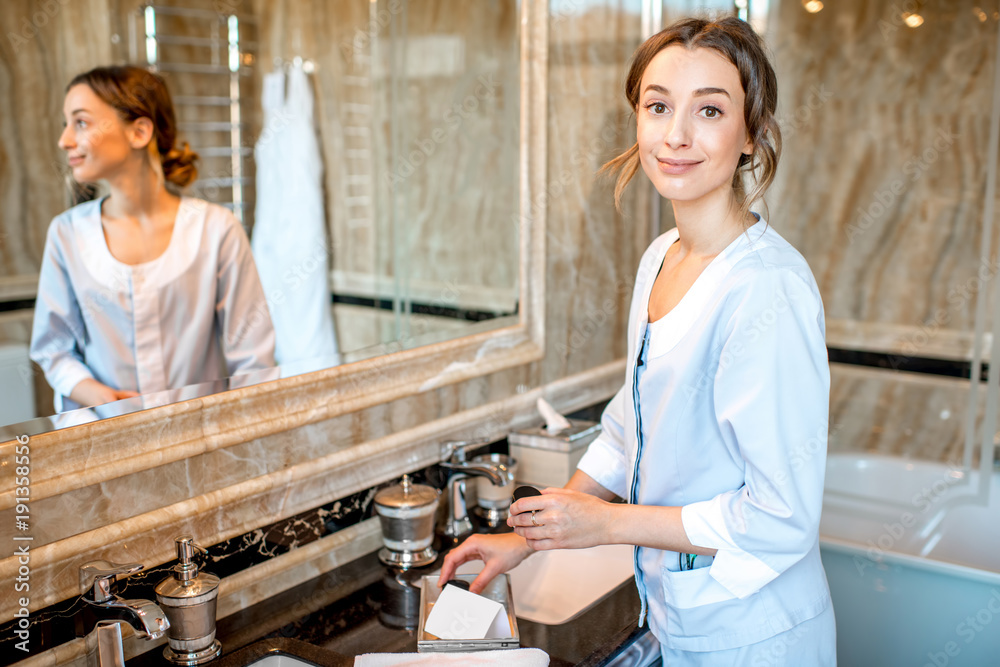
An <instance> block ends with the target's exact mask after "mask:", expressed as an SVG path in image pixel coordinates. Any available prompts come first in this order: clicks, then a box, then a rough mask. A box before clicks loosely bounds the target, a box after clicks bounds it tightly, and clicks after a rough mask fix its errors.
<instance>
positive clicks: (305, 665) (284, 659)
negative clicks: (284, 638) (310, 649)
mask: <svg viewBox="0 0 1000 667" xmlns="http://www.w3.org/2000/svg"><path fill="white" fill-rule="evenodd" d="M248 667H316V664H315V663H312V662H309V661H308V660H302V659H301V658H296V657H294V656H291V655H285V654H279V655H269V656H267V657H265V658H261V659H260V660H257V661H256V662H252V663H250V665H248Z"/></svg>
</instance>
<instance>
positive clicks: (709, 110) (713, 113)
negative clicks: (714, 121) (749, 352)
mask: <svg viewBox="0 0 1000 667" xmlns="http://www.w3.org/2000/svg"><path fill="white" fill-rule="evenodd" d="M702 112H703V113H704V114H705V118H718V117H719V116H721V115H722V110H721V109H719V108H718V107H705V108H704V109H702Z"/></svg>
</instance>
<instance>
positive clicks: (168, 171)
mask: <svg viewBox="0 0 1000 667" xmlns="http://www.w3.org/2000/svg"><path fill="white" fill-rule="evenodd" d="M78 84H84V85H87V86H90V89H91V90H93V91H94V93H95V94H96V95H97V96H98V97H100V98H101V99H102V100H104V102H106V103H107V104H109V105H111V106H112V107H114V108H115V110H116V111H118V115H119V116H121V118H122V119H123V120H125V121H127V122H131V121H133V120H135V119H137V118H148V119H149V120H151V121H152V123H153V140H152V141H150V142H149V153H150V157H151V158H152V162H153V164H154V168H156V167H159V168H160V169H161V170H162V172H163V178H164V179H165V180H166V181H168V182H170V183H173V184H174V185H176V186H178V187H181V188H183V187H185V186H187V185H190V184H191V183H192V182H194V180H195V179H196V178H197V177H198V168H197V167H196V166H195V164H194V162H195V160H197V159H198V154H197V153H195V152H194V151H192V150H191V147H190V146H189V145H188V144H187V142H185V143H184V145H183V146H181V147H180V148H179V149H178V148H175V147H174V142H175V141H176V139H177V120H176V119H175V117H174V105H173V102H172V101H171V100H170V93H169V92H168V91H167V84H166V83H164V81H163V79H162V78H161V77H160V76H159V75H157V74H155V73H153V72H150V71H149V70H147V69H143V68H142V67H134V66H131V65H124V66H113V67H96V68H94V69H92V70H90V71H89V72H84V73H83V74H77V75H76V76H75V77H73V80H72V81H70V82H69V85H68V86H66V90H67V91H68V90H69V89H70V88H72V87H73V86H76V85H78Z"/></svg>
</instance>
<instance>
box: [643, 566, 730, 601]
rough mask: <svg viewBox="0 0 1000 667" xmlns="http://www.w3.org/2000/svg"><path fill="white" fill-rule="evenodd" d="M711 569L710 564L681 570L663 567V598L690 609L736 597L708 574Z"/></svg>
mask: <svg viewBox="0 0 1000 667" xmlns="http://www.w3.org/2000/svg"><path fill="white" fill-rule="evenodd" d="M711 570H712V568H711V566H709V567H702V568H698V569H696V570H685V571H683V572H672V571H670V570H667V569H666V568H664V569H663V571H662V573H661V576H662V582H663V598H664V600H665V601H666V603H667V605H669V606H671V607H675V608H677V609H692V608H694V607H700V606H702V605H706V604H714V603H716V602H723V601H725V600H733V599H736V596H735V595H733V594H732V593H730V592H729V590H728V589H727V588H726V587H725V586H723V585H722V584H720V583H719V582H718V581H716V580H715V579H714V578H713V577H712V575H711V574H709V573H710V572H711Z"/></svg>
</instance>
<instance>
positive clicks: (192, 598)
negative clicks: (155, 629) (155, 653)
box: [156, 535, 222, 666]
mask: <svg viewBox="0 0 1000 667" xmlns="http://www.w3.org/2000/svg"><path fill="white" fill-rule="evenodd" d="M174 546H175V548H176V550H177V565H175V566H174V567H173V568H172V570H171V575H170V576H169V577H167V578H166V579H164V580H163V581H161V582H160V584H159V585H158V586H157V587H156V601H157V602H159V603H160V606H161V607H163V610H164V611H165V612H166V613H167V617H168V618H169V619H170V630H168V631H167V646H166V647H165V648H164V649H163V657H164V658H166V659H167V661H168V662H171V663H173V664H175V665H186V666H187V665H200V664H202V663H205V662H208V661H209V660H212V659H214V658H215V657H216V656H218V655H219V654H220V653H221V652H222V644H220V643H219V640H217V639H216V638H215V611H216V604H217V602H218V598H219V578H218V577H217V576H215V575H214V574H209V573H207V572H199V571H198V565H197V564H196V563H195V562H194V557H195V553H196V552H198V551H200V552H201V553H203V554H204V553H207V552H206V551H205V549H204V548H202V547H200V546H198V545H197V544H195V542H194V538H193V537H192V536H190V535H181V536H180V537H176V538H174Z"/></svg>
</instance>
